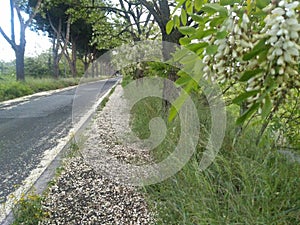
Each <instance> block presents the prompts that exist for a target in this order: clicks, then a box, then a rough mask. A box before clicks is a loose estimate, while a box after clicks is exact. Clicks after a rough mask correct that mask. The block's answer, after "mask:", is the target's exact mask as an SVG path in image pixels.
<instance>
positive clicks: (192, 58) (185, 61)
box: [180, 54, 197, 64]
mask: <svg viewBox="0 0 300 225" xmlns="http://www.w3.org/2000/svg"><path fill="white" fill-rule="evenodd" d="M196 60H197V56H196V55H195V54H189V55H186V56H184V57H183V58H182V59H181V60H180V63H182V64H188V63H191V62H195V61H196Z"/></svg>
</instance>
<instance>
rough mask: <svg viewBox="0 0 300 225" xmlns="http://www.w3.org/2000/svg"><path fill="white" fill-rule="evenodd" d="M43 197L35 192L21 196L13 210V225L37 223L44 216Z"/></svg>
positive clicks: (33, 224) (32, 224)
mask: <svg viewBox="0 0 300 225" xmlns="http://www.w3.org/2000/svg"><path fill="white" fill-rule="evenodd" d="M42 200H43V197H41V196H39V195H36V194H33V193H31V194H28V195H27V196H26V197H22V198H21V199H20V201H19V202H18V205H17V206H16V208H15V209H14V210H13V214H14V219H15V220H14V222H13V225H18V224H24V225H27V224H28V225H35V224H38V223H39V221H41V220H42V219H43V218H44V217H45V216H46V213H45V212H44V211H43V209H42Z"/></svg>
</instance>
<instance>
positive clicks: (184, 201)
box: [131, 98, 300, 225]
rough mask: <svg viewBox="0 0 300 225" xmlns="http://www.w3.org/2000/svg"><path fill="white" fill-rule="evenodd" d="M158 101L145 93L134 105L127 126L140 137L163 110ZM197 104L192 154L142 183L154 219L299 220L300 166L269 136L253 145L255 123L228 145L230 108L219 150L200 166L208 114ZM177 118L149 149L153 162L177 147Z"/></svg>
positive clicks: (231, 126)
mask: <svg viewBox="0 0 300 225" xmlns="http://www.w3.org/2000/svg"><path fill="white" fill-rule="evenodd" d="M194 100H195V99H194ZM161 105H162V104H161V101H160V100H159V99H156V98H147V99H145V100H144V101H141V102H139V103H138V104H136V105H135V107H134V108H133V109H132V124H131V125H132V128H133V130H134V132H135V133H136V134H137V135H138V136H139V137H140V138H147V137H148V136H149V135H150V133H149V132H150V131H149V128H148V124H149V121H150V119H151V118H153V117H156V116H158V115H161ZM196 105H197V107H198V112H199V113H198V114H199V119H200V123H201V132H200V134H201V136H200V137H199V138H200V141H199V144H198V146H197V150H196V153H195V154H194V155H193V157H192V158H191V160H190V161H189V162H188V163H187V164H186V165H185V167H184V168H183V169H182V170H181V171H180V172H178V173H177V174H175V175H174V176H172V177H171V178H169V179H167V180H165V181H163V182H161V183H158V184H155V185H150V186H147V187H145V192H146V195H147V199H148V202H149V204H150V205H151V206H152V207H153V210H155V211H156V212H157V218H156V221H157V224H191V225H192V224H249V225H250V224H295V225H296V224H300V191H299V187H300V177H299V174H300V165H299V164H297V163H292V162H290V161H288V160H287V159H286V158H285V157H284V156H283V155H281V154H279V153H278V152H277V150H275V149H272V147H271V146H272V140H271V139H268V137H267V136H266V137H264V140H263V141H262V143H261V145H260V146H256V145H255V138H256V136H257V130H255V128H254V127H252V128H251V127H250V128H249V129H248V130H246V131H245V132H244V133H243V135H242V136H241V137H240V138H239V140H238V141H237V142H236V143H235V145H232V143H233V139H234V136H235V132H234V130H235V126H234V118H233V116H231V115H232V114H231V113H230V112H228V117H227V118H228V122H227V123H228V124H227V131H226V136H225V139H224V142H223V146H222V148H221V150H220V151H219V154H218V155H217V157H216V159H215V160H214V162H213V163H212V165H210V167H208V168H207V169H206V170H205V171H203V172H201V171H200V170H199V162H200V160H201V156H202V152H203V150H204V149H205V146H206V143H207V139H208V134H209V130H210V115H209V112H207V110H208V109H207V108H205V106H203V105H201V102H199V101H198V103H197V104H196ZM177 120H178V119H175V121H173V122H172V123H169V124H168V132H167V137H166V138H165V140H164V141H163V143H162V144H161V145H160V146H158V147H157V148H156V149H154V150H152V155H153V157H154V159H155V160H156V161H162V160H163V159H164V158H165V157H167V156H168V155H169V154H170V153H171V152H172V151H173V149H174V147H175V146H176V143H177V140H178V137H179V135H180V127H179V123H178V121H177ZM205 134H206V135H205Z"/></svg>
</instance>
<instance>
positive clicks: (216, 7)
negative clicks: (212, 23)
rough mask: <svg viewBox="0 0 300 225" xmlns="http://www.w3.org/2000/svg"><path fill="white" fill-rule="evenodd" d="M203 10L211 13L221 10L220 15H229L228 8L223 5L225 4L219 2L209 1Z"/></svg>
mask: <svg viewBox="0 0 300 225" xmlns="http://www.w3.org/2000/svg"><path fill="white" fill-rule="evenodd" d="M202 10H203V11H204V12H207V13H209V14H213V13H216V12H219V13H220V15H227V9H226V8H225V7H223V6H221V5H220V4H218V3H208V4H205V5H204V6H203V7H202Z"/></svg>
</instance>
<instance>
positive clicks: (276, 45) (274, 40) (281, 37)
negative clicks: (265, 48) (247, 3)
mask: <svg viewBox="0 0 300 225" xmlns="http://www.w3.org/2000/svg"><path fill="white" fill-rule="evenodd" d="M298 5H299V2H298V1H294V2H291V3H289V2H288V1H286V0H282V1H280V2H279V3H278V6H277V7H276V8H275V9H273V10H272V11H271V14H269V15H268V16H267V17H266V19H265V22H266V26H265V28H264V29H263V31H265V30H266V34H267V36H268V40H267V43H268V44H270V45H271V46H272V47H271V48H270V50H269V54H268V60H269V61H275V63H274V65H277V66H278V69H279V70H278V74H279V75H283V80H287V79H288V78H289V76H294V75H297V73H298V72H297V71H296V70H294V68H293V65H297V64H298V63H299V50H300V46H299V41H300V39H299V31H300V24H299V22H298V13H297V12H296V7H297V6H298ZM271 72H272V74H273V75H274V74H276V73H277V72H276V70H275V68H272V71H271ZM283 80H282V79H279V81H280V82H282V81H283Z"/></svg>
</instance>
